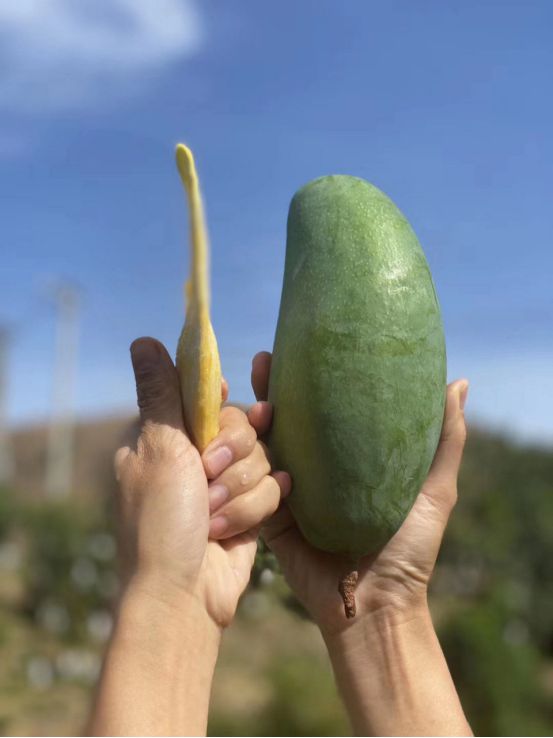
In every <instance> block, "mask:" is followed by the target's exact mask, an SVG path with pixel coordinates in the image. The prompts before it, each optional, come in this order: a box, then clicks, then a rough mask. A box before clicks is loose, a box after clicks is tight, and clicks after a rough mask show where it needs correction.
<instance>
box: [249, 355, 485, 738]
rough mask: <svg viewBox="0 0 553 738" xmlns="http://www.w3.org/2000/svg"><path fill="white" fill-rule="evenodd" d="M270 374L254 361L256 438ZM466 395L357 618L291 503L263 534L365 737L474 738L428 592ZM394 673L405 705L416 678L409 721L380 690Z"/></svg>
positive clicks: (262, 427)
mask: <svg viewBox="0 0 553 738" xmlns="http://www.w3.org/2000/svg"><path fill="white" fill-rule="evenodd" d="M270 366H271V355H270V354H269V353H267V352H261V353H259V354H257V355H256V356H255V357H254V360H253V364H252V386H253V389H254V392H255V396H256V398H257V400H258V401H260V402H258V405H257V407H256V411H255V414H253V415H250V421H251V422H252V424H253V425H254V427H255V429H256V431H257V433H258V435H259V436H263V435H264V434H266V433H267V431H268V430H269V429H270V425H271V418H272V406H271V405H270V404H269V403H268V402H266V399H267V391H268V380H269V374H270ZM467 393H468V382H467V380H464V379H461V380H457V381H455V382H453V383H452V384H450V385H449V386H448V388H447V402H446V412H445V418H444V424H443V429H442V434H441V438H440V442H439V446H438V449H437V452H436V455H435V458H434V461H433V464H432V467H431V469H430V472H429V474H428V477H427V479H426V482H425V483H424V485H423V487H422V489H421V491H420V493H419V495H418V497H417V499H416V502H415V504H414V506H413V508H412V509H411V512H410V513H409V515H408V516H407V519H406V520H405V522H404V524H403V525H402V527H401V528H400V530H399V531H398V532H397V533H396V535H395V536H394V537H393V538H392V539H391V540H390V542H389V543H388V544H387V545H386V546H384V548H383V549H382V550H380V551H379V552H378V553H377V554H375V555H372V556H368V557H366V558H365V559H362V560H361V562H360V566H359V580H358V583H357V587H356V592H355V596H356V601H357V615H356V617H355V618H353V619H349V620H348V619H346V618H345V616H344V610H343V604H342V601H341V598H340V596H339V594H338V591H337V582H338V580H339V579H340V577H341V576H342V575H343V573H344V566H345V562H343V561H341V560H340V558H338V557H336V556H333V555H330V554H325V553H324V552H322V551H318V550H316V549H315V548H313V547H312V546H310V545H309V544H308V543H307V542H306V541H305V539H304V538H303V536H302V535H301V533H300V531H299V529H298V527H297V526H296V524H295V522H294V519H293V517H292V515H291V513H290V511H289V509H288V508H287V506H286V504H285V503H284V504H283V505H282V506H281V508H280V510H279V511H278V512H277V513H276V514H275V515H274V516H273V517H272V518H271V520H270V521H269V522H268V523H267V524H266V525H265V526H264V528H263V532H262V535H263V537H264V539H265V541H266V542H267V544H268V545H269V547H270V548H271V549H272V551H273V552H274V553H275V554H276V556H277V558H278V560H279V563H280V566H281V568H282V571H283V573H284V575H285V577H286V579H287V581H288V583H289V584H290V586H291V588H292V590H293V591H294V592H295V594H296V595H297V597H298V598H299V600H300V601H301V602H302V604H303V605H304V606H305V608H306V609H307V610H308V612H309V613H310V614H311V616H312V617H313V619H314V620H315V622H316V623H317V625H318V626H319V627H320V629H321V632H322V634H323V637H324V638H325V641H326V643H327V645H328V647H329V651H330V656H331V659H332V661H333V665H334V668H335V671H336V676H337V680H338V683H339V686H340V688H341V692H342V695H343V696H344V699H345V702H346V705H347V707H348V710H349V712H350V717H351V719H352V723H353V725H354V727H355V728H356V730H357V731H358V732H360V733H362V734H364V735H367V734H371V733H376V734H380V735H402V734H405V732H407V734H417V733H419V732H420V733H422V734H434V733H436V732H437V733H438V734H444V735H453V734H461V735H467V734H470V728H469V726H468V724H467V722H466V719H465V717H464V715H463V712H462V709H461V706H460V704H459V700H458V697H457V694H456V691H455V688H454V685H453V682H452V681H451V677H450V675H449V672H448V669H447V665H446V664H445V660H444V658H443V655H442V653H441V649H440V648H439V644H438V642H437V639H436V637H435V634H434V632H433V628H432V622H431V618H430V614H429V611H428V604H427V592H428V583H429V581H430V578H431V576H432V572H433V570H434V565H435V563H436V558H437V555H438V551H439V548H440V544H441V541H442V538H443V534H444V531H445V528H446V525H447V521H448V519H449V516H450V513H451V511H452V509H453V507H454V505H455V502H456V500H457V476H458V472H459V466H460V463H461V458H462V455H463V448H464V444H465V438H466V427H465V420H464V405H465V401H466V398H467ZM292 494H293V488H292ZM346 563H347V562H346ZM400 632H401V633H402V634H403V635H404V636H405V637H404V638H402V649H401V655H400V650H398V649H397V648H396V646H397V644H394V648H393V649H391V651H390V652H386V649H385V648H384V647H383V643H384V642H385V641H386V639H387V638H389V635H390V633H394V634H398V633H400ZM423 644H424V645H423ZM392 652H393V654H394V655H393V656H391V655H390V654H391V653H392ZM415 654H416V655H415ZM379 657H380V658H381V660H382V663H380V664H379V663H378V659H379ZM394 660H395V661H396V662H398V663H395V664H394V663H393V662H394ZM395 667H398V668H399V667H401V668H400V669H399V671H400V672H401V674H400V675H399V676H400V678H401V680H402V681H403V686H404V688H405V693H404V694H403V695H402V696H401V699H400V698H398V699H400V703H401V704H403V705H404V704H405V694H406V693H407V692H408V691H409V684H408V682H409V676H410V674H411V675H412V676H413V684H412V685H411V686H412V687H413V688H414V691H415V693H414V694H411V699H412V700H413V710H412V711H411V713H410V714H407V715H405V714H403V713H402V711H401V709H398V705H397V704H395V703H394V702H393V699H392V694H393V692H394V690H393V689H388V691H387V692H386V690H382V687H381V686H380V688H379V683H380V685H382V684H387V682H388V679H393V673H394V668H395ZM371 675H372V676H371ZM400 684H401V682H400ZM360 685H361V686H360ZM371 685H372V686H371ZM396 686H397V685H396ZM400 692H401V689H400ZM385 699H392V703H391V704H390V708H389V709H388V708H386V707H385V705H384V704H379V703H382V700H385ZM415 704H418V708H417V709H415ZM392 708H393V709H392Z"/></svg>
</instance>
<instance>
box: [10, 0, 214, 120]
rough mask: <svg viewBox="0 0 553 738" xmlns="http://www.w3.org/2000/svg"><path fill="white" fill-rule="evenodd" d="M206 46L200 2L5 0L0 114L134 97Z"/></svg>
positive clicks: (66, 108) (82, 105)
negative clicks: (148, 82)
mask: <svg viewBox="0 0 553 738" xmlns="http://www.w3.org/2000/svg"><path fill="white" fill-rule="evenodd" d="M202 41H203V32H202V24H201V19H200V17H199V14H198V11H197V9H196V6H195V3H194V0H78V1H76V0H2V1H1V2H0V109H3V110H4V111H6V112H9V113H15V114H18V113H19V114H20V113H37V112H58V111H64V110H68V109H75V108H79V107H86V106H87V105H90V104H93V103H96V102H97V101H98V100H100V99H103V98H105V97H106V96H113V97H116V98H117V97H120V96H127V95H129V94H135V93H137V92H139V91H141V90H143V89H144V86H145V80H146V78H147V77H148V76H151V75H152V74H156V73H159V72H160V71H162V70H163V69H165V68H166V67H168V66H169V65H171V64H172V63H174V62H176V61H178V60H180V59H182V58H185V57H187V56H190V55H192V54H194V53H195V52H197V51H198V50H199V48H200V47H201V45H202Z"/></svg>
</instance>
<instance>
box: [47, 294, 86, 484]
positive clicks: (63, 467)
mask: <svg viewBox="0 0 553 738" xmlns="http://www.w3.org/2000/svg"><path fill="white" fill-rule="evenodd" d="M53 298H54V301H55V303H56V308H57V330H56V354H55V361H54V386H53V393H52V399H53V407H52V414H51V419H50V428H49V433H48V448H47V457H46V495H47V497H50V498H63V497H68V496H69V494H70V493H71V487H72V484H73V465H74V441H75V439H74V436H75V418H74V400H75V378H76V373H77V347H78V335H79V331H78V320H79V296H78V292H77V290H76V288H75V287H73V286H72V285H70V284H67V283H62V284H60V285H59V286H57V287H56V288H55V289H54V294H53Z"/></svg>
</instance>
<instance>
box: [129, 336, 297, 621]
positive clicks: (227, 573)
mask: <svg viewBox="0 0 553 738" xmlns="http://www.w3.org/2000/svg"><path fill="white" fill-rule="evenodd" d="M131 356H132V362H133V368H134V372H135V378H136V385H137V395H138V405H139V409H140V434H139V436H138V440H137V442H136V445H135V447H134V448H131V447H130V446H125V447H124V448H121V449H119V450H118V451H117V453H116V457H115V467H116V475H117V478H118V481H119V495H118V505H119V523H120V536H119V537H120V546H121V549H122V551H121V552H122V556H123V561H124V569H125V571H124V580H125V581H126V589H132V590H133V591H136V590H139V591H141V592H143V593H146V594H147V595H148V597H151V598H154V599H159V600H162V601H164V602H169V603H170V604H171V605H173V604H174V605H176V606H177V607H180V606H181V605H183V604H184V603H187V604H192V606H193V607H194V609H195V611H197V612H200V613H201V614H205V615H207V617H208V618H209V619H210V620H211V621H213V623H215V624H216V626H217V627H219V628H221V627H225V626H227V625H228V624H229V623H230V621H231V620H232V617H233V615H234V613H235V610H236V606H237V604H238V599H239V597H240V595H241V594H242V592H243V591H244V589H245V587H246V585H247V583H248V581H249V577H250V571H251V567H252V565H253V561H254V557H255V552H256V539H257V534H258V529H259V525H260V524H261V522H262V521H263V520H264V519H266V518H267V517H269V516H270V515H271V514H272V513H273V512H274V511H275V510H276V508H277V507H278V505H279V502H280V499H281V496H283V495H285V494H286V493H287V491H288V490H289V477H288V475H286V474H284V473H280V474H279V473H275V474H274V475H270V474H269V472H270V466H269V463H268V461H267V456H266V452H265V448H264V447H263V445H262V444H261V443H259V442H258V441H257V437H256V433H255V431H254V430H253V428H252V427H251V425H250V423H249V422H248V418H247V417H246V415H245V414H244V413H243V412H242V411H241V410H239V409H238V408H234V407H224V408H223V409H222V410H221V415H220V432H219V434H218V436H217V437H216V438H215V439H214V440H213V441H212V443H211V444H210V445H209V446H208V447H207V448H206V449H205V451H204V453H203V454H202V455H201V456H200V454H199V452H198V450H197V449H196V448H195V446H194V445H193V444H192V443H191V441H190V439H189V438H188V436H187V434H186V432H185V429H184V424H183V416H182V410H181V396H180V390H179V382H178V376H177V371H176V369H175V366H174V364H173V361H172V360H171V358H170V356H169V354H168V353H167V351H166V349H165V348H164V347H163V345H162V344H161V343H159V342H158V341H156V340H154V339H151V338H142V339H138V340H137V341H135V342H134V343H133V345H132V347H131ZM226 393H227V389H226V387H225V386H224V387H223V398H225V397H226ZM254 417H255V413H254Z"/></svg>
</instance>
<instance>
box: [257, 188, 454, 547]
mask: <svg viewBox="0 0 553 738" xmlns="http://www.w3.org/2000/svg"><path fill="white" fill-rule="evenodd" d="M445 389H446V359H445V342H444V333H443V327H442V320H441V315H440V308H439V305H438V300H437V297H436V292H435V290H434V285H433V283H432V277H431V275H430V271H429V268H428V264H427V262H426V259H425V256H424V253H423V251H422V249H421V247H420V245H419V242H418V240H417V238H416V236H415V234H414V232H413V230H412V229H411V227H410V225H409V223H408V222H407V220H406V219H405V217H404V216H403V215H402V213H401V212H400V211H399V210H398V208H397V207H396V206H395V205H394V203H393V202H392V201H391V200H390V199H389V198H388V197H386V195H384V194H383V193H382V192H381V191H380V190H378V189H377V188H376V187H374V186H373V185H371V184H369V183H368V182H366V181H364V180H362V179H358V178H356V177H348V176H330V177H321V178H320V179H316V180H314V181H313V182H310V183H309V184H307V185H305V187H302V189H300V190H299V191H298V192H297V193H296V195H295V196H294V198H293V200H292V203H291V205H290V212H289V215H288V236H287V246H286V264H285V272H284V284H283V290H282V299H281V304H280V313H279V318H278V325H277V330H276V337H275V344H274V350H273V362H272V367H271V376H270V384H269V400H270V401H271V402H272V403H273V404H274V419H273V427H272V431H271V435H270V439H269V443H270V449H271V453H272V456H273V462H274V465H275V467H276V468H277V469H285V470H287V471H288V472H290V474H291V476H292V479H293V489H292V494H291V495H290V498H289V505H290V507H291V509H292V512H293V514H294V516H295V518H296V520H297V522H298V525H299V526H300V528H301V530H302V532H303V534H304V535H305V537H306V538H307V539H308V540H309V541H310V542H311V543H312V544H313V545H314V546H316V547H318V548H320V549H323V550H325V551H331V552H336V553H343V554H347V555H349V556H351V557H353V558H358V557H360V556H362V555H365V554H368V553H371V552H373V551H375V550H376V549H378V548H380V547H381V546H382V545H383V544H384V543H386V541H387V540H389V538H390V537H391V536H392V535H393V534H394V533H395V531H396V530H397V529H398V528H399V527H400V525H401V523H402V522H403V520H404V519H405V517H406V515H407V513H408V512H409V510H410V508H411V506H412V504H413V502H414V500H415V497H416V496H417V494H418V492H419V490H420V488H421V485H422V482H423V480H424V479H425V476H426V474H427V472H428V469H429V467H430V464H431V462H432V458H433V456H434V453H435V451H436V447H437V444H438V439H439V436H440V431H441V426H442V421H443V415H444V403H445Z"/></svg>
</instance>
